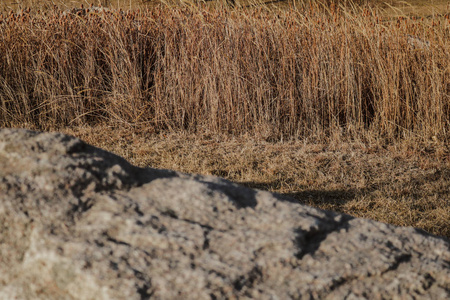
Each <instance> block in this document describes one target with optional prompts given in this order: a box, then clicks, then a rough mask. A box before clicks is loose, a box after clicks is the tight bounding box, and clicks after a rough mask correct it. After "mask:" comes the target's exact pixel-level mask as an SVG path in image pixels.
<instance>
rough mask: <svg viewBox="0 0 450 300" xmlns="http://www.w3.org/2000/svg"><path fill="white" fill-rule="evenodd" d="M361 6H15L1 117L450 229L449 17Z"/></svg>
mask: <svg viewBox="0 0 450 300" xmlns="http://www.w3.org/2000/svg"><path fill="white" fill-rule="evenodd" d="M329 2H330V3H331V2H333V1H329ZM363 2H364V3H363ZM391 2H393V1H391ZM436 2H438V1H436ZM133 3H135V2H133ZM239 3H241V2H239ZM242 3H243V2H242ZM242 3H241V4H242ZM246 3H247V2H246ZM361 3H362V4H363V6H362V7H359V6H353V7H352V6H351V5H350V7H348V6H347V7H344V6H339V5H325V6H323V5H320V4H317V5H316V4H312V5H311V4H301V3H296V5H295V6H292V5H290V6H289V5H286V6H284V8H283V9H281V10H274V9H272V10H270V9H267V8H265V7H258V8H256V9H254V8H246V9H237V10H232V9H229V8H227V7H224V6H219V7H216V8H212V7H211V6H206V5H181V6H170V7H169V6H165V5H163V6H155V7H152V8H151V9H149V10H145V9H142V10H140V11H136V10H132V11H118V10H112V11H108V12H106V13H103V12H102V13H98V12H94V13H87V14H85V13H84V12H83V11H74V13H70V12H67V11H65V12H64V11H63V10H62V9H65V7H64V6H59V7H58V6H56V7H53V6H51V5H48V3H47V5H46V6H45V4H43V3H42V2H40V4H36V3H35V4H34V5H36V6H39V5H41V6H39V7H40V8H39V9H38V8H36V7H35V8H34V9H32V10H30V11H29V10H21V11H19V12H17V11H12V12H10V11H3V13H2V14H1V15H0V68H1V73H0V126H2V127H5V126H6V127H12V126H16V127H17V126H20V127H27V128H32V129H40V130H59V131H64V132H66V133H71V134H73V135H75V136H78V137H81V138H83V139H84V140H86V141H87V142H89V143H92V144H94V145H96V146H99V147H102V148H105V149H107V150H110V151H112V152H115V153H117V154H119V155H122V156H124V157H126V158H127V159H129V160H130V161H131V162H133V163H135V164H138V165H140V166H150V167H156V168H169V169H175V170H180V171H184V172H194V173H203V174H214V175H218V176H222V177H225V178H227V179H230V180H232V181H236V182H239V183H242V184H244V185H247V186H250V187H257V188H261V189H266V190H270V191H275V192H278V193H281V194H284V195H287V196H290V197H294V198H295V199H297V200H299V201H300V202H302V203H306V204H309V205H313V206H317V207H320V208H324V209H331V210H337V211H342V212H346V213H349V214H352V215H355V216H359V217H366V218H372V219H375V220H379V221H384V222H389V223H393V224H397V225H402V226H415V227H419V228H422V229H424V230H427V231H429V232H431V233H434V234H438V235H442V236H447V237H450V231H449V228H450V223H449V222H450V221H449V220H450V197H449V190H450V149H449V144H450V134H449V130H450V65H449V63H448V62H449V61H450V42H449V41H450V20H449V17H450V15H449V13H450V11H449V10H448V8H447V7H446V6H445V7H444V6H442V7H441V6H435V7H438V9H439V13H437V12H436V10H434V11H433V12H432V13H431V14H429V13H428V12H426V13H425V11H426V10H425V8H423V9H424V10H423V11H422V13H423V14H424V15H425V17H424V18H423V19H422V18H421V17H420V18H417V16H416V15H415V14H414V13H412V12H408V11H407V10H405V11H402V12H401V13H399V10H398V9H397V8H390V7H389V6H388V7H387V8H386V7H384V8H383V9H384V10H381V9H380V8H379V7H378V8H375V7H370V6H368V5H367V1H361ZM118 4H123V2H121V3H118ZM391 4H393V3H391ZM434 4H436V3H434ZM133 5H134V4H133ZM415 5H417V4H415ZM122 7H123V6H122ZM133 7H134V6H133ZM397 7H398V5H397ZM433 9H434V8H431V10H433ZM389 10H391V11H389ZM422 13H421V14H422Z"/></svg>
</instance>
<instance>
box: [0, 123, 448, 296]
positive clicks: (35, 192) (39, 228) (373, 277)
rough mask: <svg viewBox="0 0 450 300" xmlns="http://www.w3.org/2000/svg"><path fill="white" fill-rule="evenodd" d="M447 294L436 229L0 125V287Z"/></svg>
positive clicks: (114, 292)
mask: <svg viewBox="0 0 450 300" xmlns="http://www.w3.org/2000/svg"><path fill="white" fill-rule="evenodd" d="M449 297H450V250H449V241H448V240H446V239H444V238H439V237H435V236H431V235H428V234H426V233H424V232H421V231H418V230H416V229H413V228H400V227H395V226H391V225H387V224H383V223H379V222H375V221H370V220H364V219H358V218H353V217H350V216H347V215H341V214H337V213H333V212H326V211H320V210H317V209H314V208H311V207H307V206H304V205H300V204H298V203H295V202H294V201H291V200H289V199H284V198H282V197H281V196H277V195H274V194H270V193H268V192H263V191H259V190H251V189H247V188H243V187H240V186H239V185H236V184H233V183H231V182H228V181H226V180H224V179H220V178H217V177H212V176H200V175H188V174H182V173H177V172H174V171H168V170H156V169H142V168H137V167H134V166H132V165H130V164H129V163H127V162H126V161H125V160H124V159H122V158H120V157H118V156H116V155H113V154H111V153H108V152H106V151H103V150H101V149H98V148H95V147H93V146H90V145H87V144H85V143H84V142H82V141H80V140H79V139H76V138H73V137H70V136H66V135H63V134H55V133H39V132H32V131H27V130H20V129H1V130H0V299H149V298H155V299H217V298H256V299H287V298H307V299H324V298H330V299H331V298H333V299H344V298H348V299H359V298H369V299H382V298H397V299H409V298H411V299H412V298H427V299H433V298H434V299H448V298H449Z"/></svg>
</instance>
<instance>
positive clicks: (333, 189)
mask: <svg viewBox="0 0 450 300" xmlns="http://www.w3.org/2000/svg"><path fill="white" fill-rule="evenodd" d="M64 132H66V133H69V134H72V135H75V136H78V137H80V138H82V139H83V140H85V141H87V142H89V143H92V144H94V145H97V146H99V147H102V148H104V149H107V150H109V151H112V152H115V153H117V154H119V155H121V156H124V157H125V158H127V159H128V160H129V161H131V162H132V163H133V164H136V165H139V166H143V167H153V168H164V169H173V170H178V171H182V172H189V173H200V174H212V175H216V176H220V177H224V178H226V179H229V180H232V181H235V182H238V183H241V184H243V185H245V186H249V187H252V188H259V189H263V190H268V191H272V192H277V193H280V194H283V195H286V196H289V197H293V198H294V199H296V200H298V201H299V202H300V203H304V204H307V205H311V206H314V207H319V208H322V209H327V210H334V211H340V212H344V213H347V214H351V215H354V216H357V217H363V218H370V219H374V220H378V221H382V222H387V223H391V224H396V225H400V226H413V227H417V228H421V229H423V230H426V231H428V232H431V233H433V234H436V235H441V236H446V237H448V238H450V193H449V191H450V148H449V147H448V145H447V147H445V148H441V147H439V146H437V145H436V144H435V145H433V144H428V145H419V144H417V143H411V144H407V143H404V142H401V143H393V144H391V145H385V144H377V143H372V144H370V145H367V144H365V143H361V142H356V141H351V142H345V141H344V142H343V141H342V139H332V140H329V141H327V142H325V141H324V142H323V143H309V142H307V141H292V142H278V143H270V142H265V141H261V139H255V138H252V137H248V136H241V137H235V136H234V137H233V136H227V135H217V134H207V133H204V134H202V135H198V134H179V133H178V134H177V133H167V134H160V135H155V134H153V133H151V132H147V131H145V130H130V129H119V128H108V127H96V128H92V127H88V128H75V129H74V128H72V129H66V130H64Z"/></svg>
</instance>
